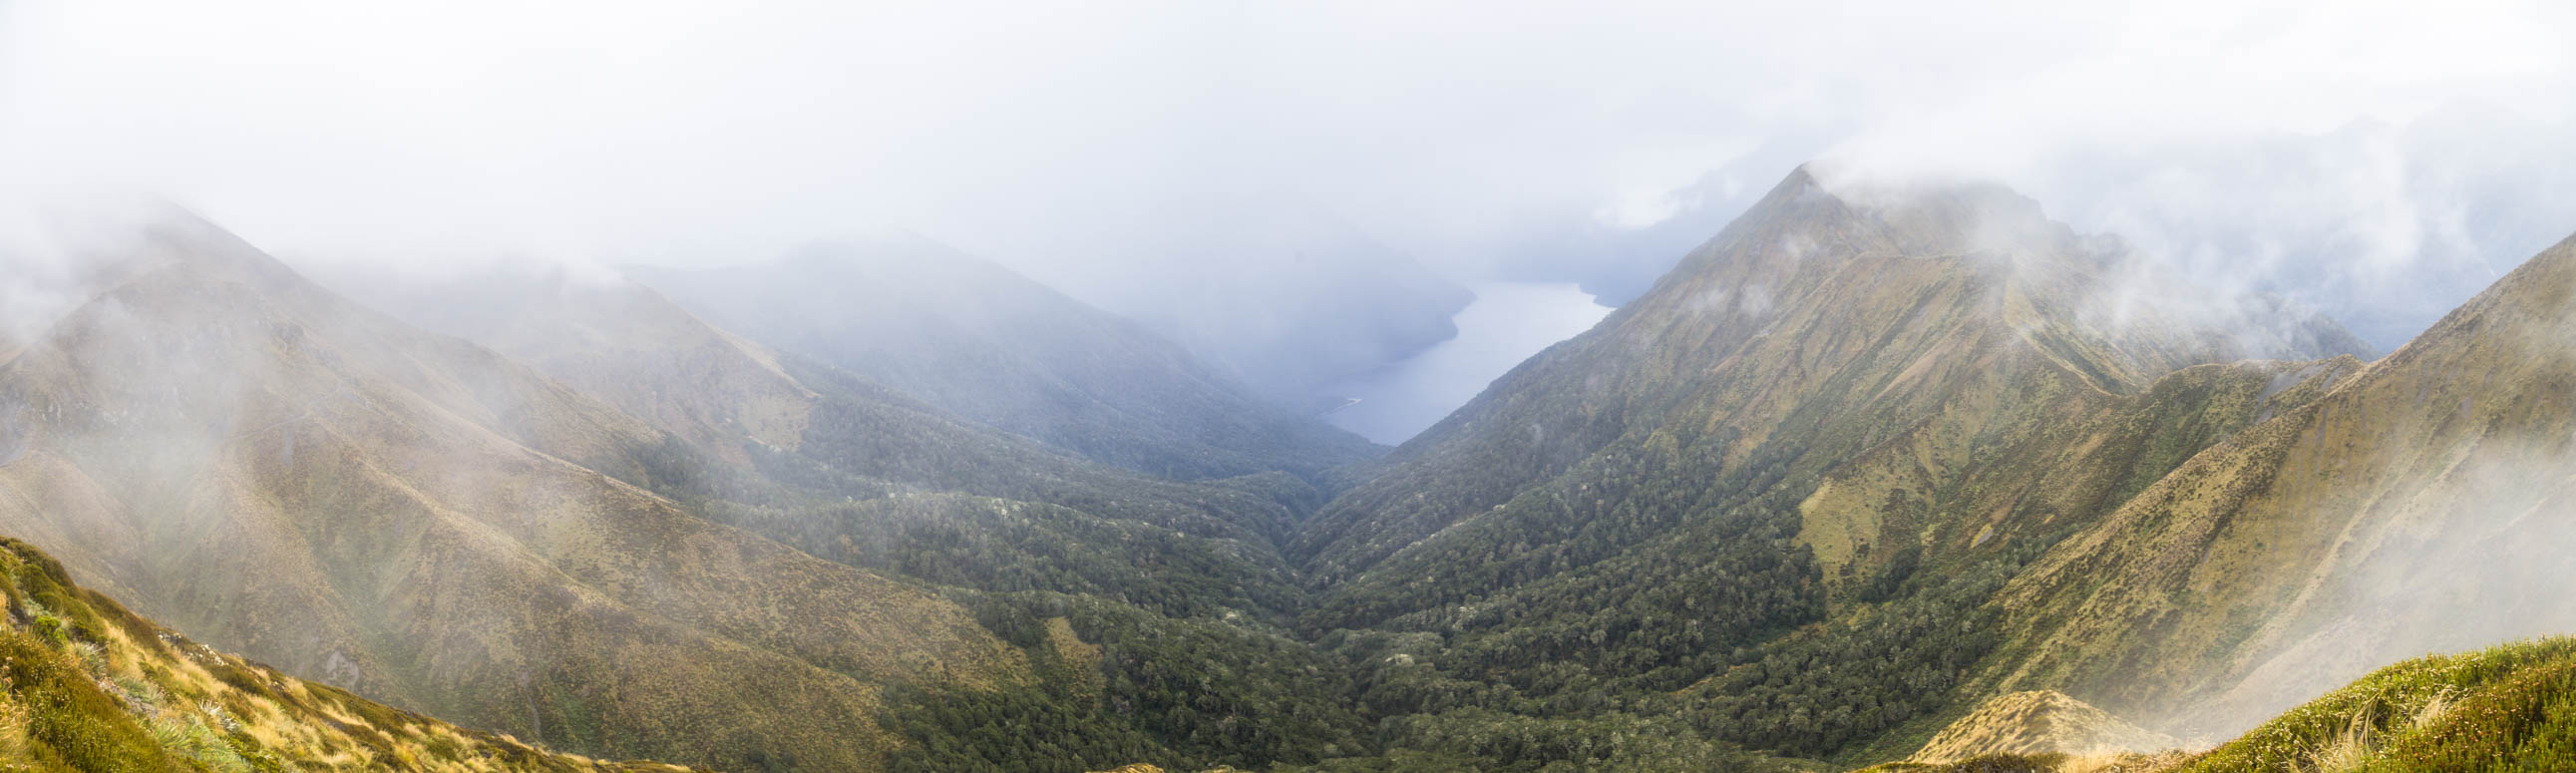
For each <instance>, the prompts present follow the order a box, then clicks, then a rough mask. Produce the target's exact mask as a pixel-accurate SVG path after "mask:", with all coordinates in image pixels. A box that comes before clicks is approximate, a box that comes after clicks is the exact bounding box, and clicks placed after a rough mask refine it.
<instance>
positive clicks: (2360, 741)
mask: <svg viewBox="0 0 2576 773" xmlns="http://www.w3.org/2000/svg"><path fill="white" fill-rule="evenodd" d="M1945 735H1948V734H1947V733H1945ZM1926 751H1927V752H1928V751H1931V750H1929V749H1927V750H1926ZM1923 756H1924V755H1918V758H1921V757H1923ZM2569 769H2576V640H2569V639H2564V638H2556V639H2544V640H2536V641H2526V642H2521V643H2515V644H2507V645H2502V646H2498V647H2492V648H2488V649H2484V650H2478V651H2473V652H2468V653H2463V654H2458V655H2436V656H2431V657H2423V658H2416V659H2413V660H2408V661H2405V662H2402V663H2398V664H2395V665H2391V666H2387V667H2384V668H2381V669H2379V670H2377V671H2374V672H2372V673H2370V674H2369V675H2367V676H2364V677H2362V678H2361V679H2359V680H2356V681H2354V682H2353V683H2351V684H2349V685H2345V686H2343V687H2342V688H2339V689H2336V690H2334V691H2332V692H2329V693H2326V694H2325V695H2323V696H2322V697H2317V698H2315V699H2312V700H2309V701H2307V702H2306V703H2303V704H2300V705H2298V706H2296V707H2294V708H2292V709H2290V710H2289V711H2287V712H2284V713H2282V714H2281V715H2280V716H2278V717H2274V718H2272V719H2271V720H2270V721H2267V722H2265V723H2263V724H2262V725H2260V726H2258V727H2256V728H2254V729H2253V730H2251V731H2248V732H2246V733H2245V734H2244V735H2242V736H2240V737H2238V738H2236V739H2234V740H2231V741H2228V742H2226V743H2223V744H2220V745H2218V746H2217V747H2216V748H2212V749H2209V750H2206V751H2202V752H2197V753H2181V752H2163V753H2156V754H2125V755H2124V754H2111V753H2103V754H2092V755H2069V754H2066V753H2063V752H2047V751H2042V752H2009V751H2005V752H1994V753H1986V754H1978V755H1973V756H1970V757H1967V758H1964V759H1955V760H1949V761H1944V762H1932V763H1896V764H1889V765H1882V766H1878V767H1873V768H1870V769H1869V770H1870V771H1873V773H1897V772H1899V771H1904V772H1906V773H2024V772H2027V773H2109V772H2111V771H2118V772H2120V773H2397V772H2398V771H2407V772H2409V773H2413V772H2418V771H2420V772H2422V773H2433V772H2435V771H2439V772H2440V773H2477V772H2481V771H2496V772H2498V773H2501V772H2503V771H2535V772H2536V771H2556V770H2569Z"/></svg>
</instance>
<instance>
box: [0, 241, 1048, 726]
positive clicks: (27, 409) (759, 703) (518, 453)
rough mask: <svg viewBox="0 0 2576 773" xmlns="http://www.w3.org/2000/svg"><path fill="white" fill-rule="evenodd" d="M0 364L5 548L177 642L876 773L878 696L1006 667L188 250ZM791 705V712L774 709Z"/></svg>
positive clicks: (483, 390) (272, 277)
mask: <svg viewBox="0 0 2576 773" xmlns="http://www.w3.org/2000/svg"><path fill="white" fill-rule="evenodd" d="M123 258H124V260H125V261H126V264H127V265H129V266H132V270H131V271H129V272H127V273H126V274H125V275H124V276H123V277H122V278H121V281H119V282H117V283H116V284H114V285H112V286H109V287H105V288H103V289H102V290H101V291H100V293H99V294H98V295H97V296H96V297H94V298H93V299H91V300H90V301H89V302H87V303H86V304H84V305H82V306H81V307H79V308H78V309H76V310H74V311H72V312H71V313H70V314H69V315H68V316H66V317H64V318H63V319H61V320H60V321H58V322H57V323H56V324H54V325H53V326H52V327H51V328H50V329H49V330H48V331H47V332H46V333H45V335H44V336H43V337H42V338H41V339H39V340H37V341H36V342H34V343H33V344H31V345H30V347H29V348H28V349H27V350H26V351H25V352H23V353H22V354H20V355H19V356H18V357H16V358H15V359H13V360H11V361H10V362H9V363H7V364H6V365H5V366H0V408H5V410H0V416H4V417H5V418H0V429H5V431H6V432H5V434H0V529H5V530H6V531H8V532H11V533H15V534H19V535H23V536H24V537H25V538H27V539H28V540H29V541H31V542H35V543H38V544H42V545H44V546H46V549H47V550H48V552H50V553H52V554H53V555H54V556H56V557H57V558H60V559H61V560H62V562H63V564H64V565H65V566H67V567H69V568H70V569H71V571H73V572H74V573H76V574H77V575H79V576H81V577H83V578H85V580H86V582H88V583H89V584H91V585H92V586H93V587H98V588H101V589H103V590H106V591H108V592H110V593H112V594H114V595H116V596H118V597H120V598H124V599H126V600H128V601H130V602H131V603H133V604H134V605H135V606H136V608H137V609H139V610H141V611H143V612H144V613H146V614H148V615H150V616H152V617H154V618H156V619H159V620H162V621H164V622H167V623H170V624H172V625H174V626H175V627H177V628H179V629H180V630H183V631H186V632H188V634H189V635H190V636H192V637H195V638H198V639H200V640H203V641H207V642H209V643H212V644H215V645H217V646H221V647H224V648H227V649H232V650H236V651H240V652H243V653H245V654H248V655H250V656H252V657H255V658H258V659H260V660H262V661H265V662H269V663H273V664H277V665H278V666H280V667H281V669H282V670H284V671H286V672H288V673H294V674H299V675H304V676H307V677H309V678H318V679H321V680H323V681H326V682H329V683H333V684H336V685H339V686H343V687H346V688H349V689H351V690H353V691H355V692H358V693H360V694H364V695H368V696H370V697H373V698H377V699H383V700H389V701H391V702H394V703H398V704H400V705H404V706H408V707H411V708H414V709H415V710H420V711H425V712H428V713H430V714H433V715H436V716H440V717H443V718H447V719H450V720H454V721H458V722H461V723H464V724H466V725H468V726H472V727H477V728H483V729H488V730H494V731H505V732H509V733H511V734H513V735H516V736H518V737H521V738H527V739H532V740H536V741H539V742H543V743H547V744H549V745H557V746H564V747H572V748H579V749H583V750H585V751H592V752H597V753H603V754H611V755H615V756H630V757H656V758H663V759H680V760H685V761H690V762H697V763H704V764H710V765H714V766H718V767H723V768H731V769H760V768H762V767H766V766H771V765H777V764H784V763H786V762H787V761H789V759H790V758H791V757H792V758H793V760H794V761H795V764H798V765H806V766H819V767H829V768H836V769H869V768H873V767H877V766H879V765H881V764H882V759H883V758H884V755H886V754H887V753H888V752H890V751H892V750H893V749H894V748H895V747H896V746H898V744H899V741H897V740H896V739H895V738H894V737H893V736H891V735H890V734H889V733H888V732H887V731H886V730H885V729H884V728H883V726H882V724H881V723H882V721H883V720H882V717H881V716H880V708H881V706H882V705H883V696H884V694H885V691H886V690H888V689H890V688H899V687H903V686H906V685H915V684H920V685H957V686H959V688H960V689H997V688H1001V687H1003V686H1005V685H1009V684H1014V683H1019V682H1023V681H1026V680H1028V679H1030V678H1032V677H1031V675H1030V674H1031V672H1030V665H1029V661H1028V660H1027V656H1026V654H1025V653H1024V652H1022V651H1021V650H1018V649H1015V648H1012V647H1010V646H1009V645H1008V644H1006V643H1004V642H1002V641H1001V640H999V639H998V638H996V637H995V636H994V635H993V634H992V633H990V632H989V631H988V630H987V629H985V628H984V627H983V626H982V625H980V624H979V623H978V622H977V620H976V618H975V616H974V614H973V613H972V612H971V611H970V610H968V609H966V608H964V607H962V606H960V605H958V604H957V603H955V602H953V601H950V600H947V599H945V598H942V597H940V596H939V595H937V594H935V593H933V592H931V591H928V590H926V589H923V588H921V587H918V586H916V585H912V584H908V583H904V582H897V581H893V580H889V579H887V578H885V577H882V576H880V575H878V574H875V573H871V572H867V571H862V570H858V569H855V568H851V567H848V566H846V565H843V564H839V563H833V562H829V561H824V560H820V559H816V558H813V557H811V556H808V555H806V554H804V553H801V552H798V551H796V550H793V549H791V548H788V547H785V546H783V545H780V544H778V543H775V542H773V541H770V540H767V539H763V538H760V537H757V536H755V535H752V534H750V533H747V532H744V531H742V530H740V529H736V528H732V527H728V526H724V525H720V524H716V523H712V522H709V521H707V520H704V519H702V518H700V517H698V516H697V515H695V514H692V513H691V512H688V511H686V510H683V509H682V508H680V507H678V506H676V505H675V504H674V503H673V502H672V501H670V500H669V499H666V498H664V497H661V496H657V495H655V494H653V493H651V492H650V491H647V490H645V489H644V488H640V487H638V486H637V485H634V484H632V483H629V482H628V481H629V480H647V479H648V478H649V475H650V470H651V469H652V465H651V463H650V460H651V458H652V454H653V453H654V451H655V450H656V449H660V448H663V447H665V446H666V445H667V443H666V439H665V438H666V436H664V435H663V434H662V433H660V432H658V431H656V430H654V429H652V428H651V427H650V426H648V425H646V424H644V423H642V422H640V421H637V420H635V419H632V418H630V417H628V416H627V415H625V414H623V413H620V412H618V411H616V410H615V409H613V408H611V407H610V406H608V405H606V404H605V403H601V402H599V401H597V400H594V399H591V398H589V397H587V396H584V395H582V394H580V393H578V392H576V391H574V390H572V389H569V388H567V387H565V386H563V385H562V384H561V383H559V382H556V381H553V380H551V379H548V378H546V377H544V376H543V375H541V374H539V373H537V372H535V371H533V370H530V369H527V368H525V367H524V366H520V365H517V364H516V363H513V362H510V361H509V360H506V359H504V358H502V357H500V356H498V355H495V354H493V353H492V352H490V351H488V350H485V349H481V348H478V347H475V346H472V345H470V344H467V343H465V342H462V341H458V340H455V339H451V338H444V337H440V336H435V335H430V334H426V333H422V332H419V331H417V330H413V329H411V328H408V327H405V326H402V325H400V324H399V323H396V322H394V321H393V320H391V319H389V318H385V317H382V316H380V315H377V314H375V313H373V312H370V311H367V310H365V309H362V308H358V307H356V306H354V305H351V304H349V303H348V302H346V301H345V300H342V299H340V298H339V297H337V296H334V295H332V294H330V293H328V292H326V291H323V290H320V289H319V288H317V287H315V286H313V285H311V284H310V283H307V282H305V281H303V280H302V279H301V278H300V277H299V276H297V275H296V274H294V273H293V272H292V271H290V270H288V269H286V268H285V267H284V266H282V265H280V264H277V263H276V262H275V261H273V260H271V259H269V258H268V257H267V256H265V255H262V254H260V253H259V252H258V251H256V250H254V249H251V248H250V247H248V246H247V245H243V244H241V243H239V242H238V241H235V240H232V239H231V238H230V237H229V236H227V235H224V234H222V233H221V232H220V231H216V230H214V229H212V228H211V227H209V226H204V225H203V224H188V223H179V224H171V225H164V226H161V227H158V228H155V229H152V230H151V231H149V232H148V233H146V234H145V236H144V238H142V239H141V240H139V242H138V244H136V245H135V246H134V247H133V248H132V249H131V250H129V251H128V253H127V254H125V255H124V256H123ZM782 701H785V702H788V703H792V704H794V705H796V706H797V707H798V708H797V710H794V711H782V710H779V708H778V706H779V705H780V703H781V702H782Z"/></svg>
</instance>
